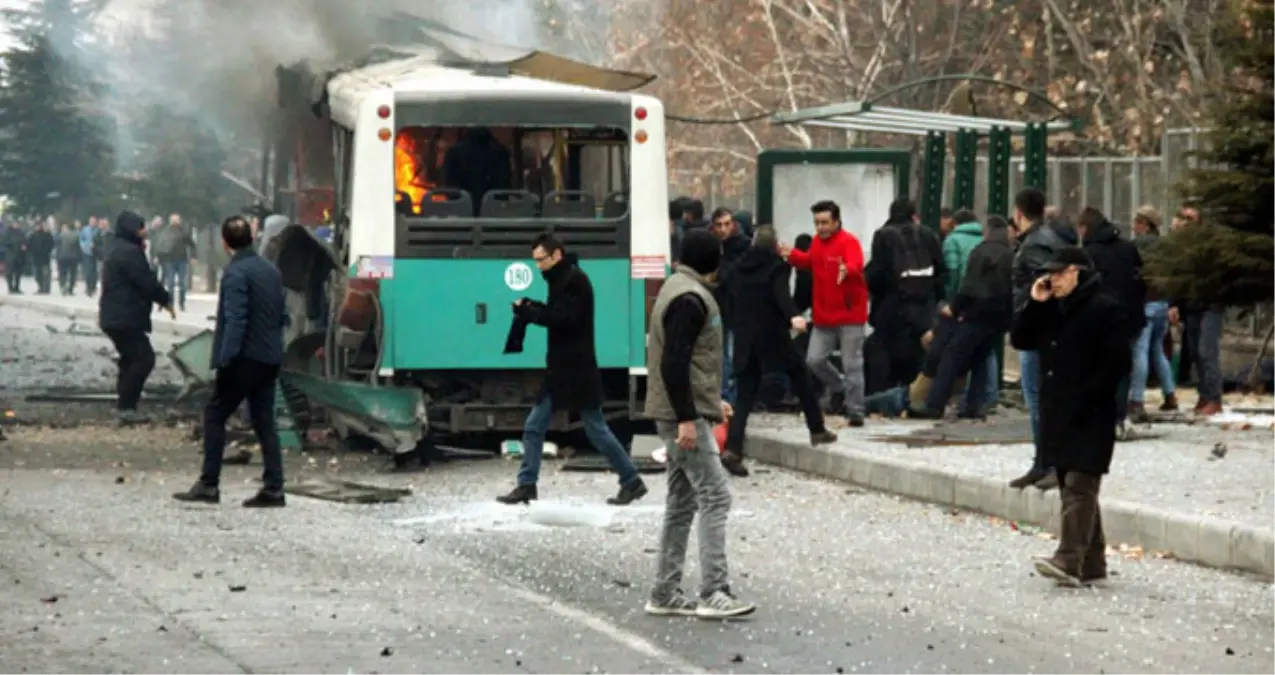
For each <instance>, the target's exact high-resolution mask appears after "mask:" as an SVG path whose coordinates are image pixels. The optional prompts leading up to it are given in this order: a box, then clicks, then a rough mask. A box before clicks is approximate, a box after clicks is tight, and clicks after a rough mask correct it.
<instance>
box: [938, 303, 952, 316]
mask: <svg viewBox="0 0 1275 675" xmlns="http://www.w3.org/2000/svg"><path fill="white" fill-rule="evenodd" d="M939 314H941V315H942V316H943V318H945V319H950V318H952V306H951V305H947V304H945V305H943V306H942V307H940V308H939Z"/></svg>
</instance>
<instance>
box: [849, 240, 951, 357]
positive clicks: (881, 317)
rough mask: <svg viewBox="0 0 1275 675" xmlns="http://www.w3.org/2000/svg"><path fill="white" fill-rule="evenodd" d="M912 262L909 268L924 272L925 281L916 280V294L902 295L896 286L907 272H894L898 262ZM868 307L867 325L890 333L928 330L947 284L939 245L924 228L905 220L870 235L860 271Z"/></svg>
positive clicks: (945, 265) (914, 292)
mask: <svg viewBox="0 0 1275 675" xmlns="http://www.w3.org/2000/svg"><path fill="white" fill-rule="evenodd" d="M908 257H911V258H913V259H914V263H913V266H917V267H918V269H927V268H928V272H929V276H928V277H919V278H918V280H919V281H921V282H922V283H917V284H915V285H916V286H917V287H918V288H920V289H921V290H920V291H919V292H916V291H910V292H905V291H906V289H904V288H902V287H901V285H900V282H901V278H902V275H903V274H904V272H906V271H908V270H903V269H898V267H899V263H898V261H900V260H904V259H906V258H908ZM864 276H865V278H866V280H867V283H868V292H869V293H870V294H871V298H872V304H871V308H870V316H869V317H868V323H870V324H872V327H873V328H875V329H877V330H881V331H885V332H889V333H893V332H895V331H897V330H903V329H908V328H910V329H912V330H915V331H920V332H924V331H925V330H927V329H928V328H929V327H930V323H931V317H932V316H933V314H934V306H935V305H936V304H937V303H938V301H939V299H940V298H942V297H943V289H944V283H945V282H946V280H947V263H946V262H944V260H943V242H942V241H941V240H940V239H939V237H938V235H937V234H935V233H934V230H931V229H930V228H928V227H925V226H923V225H918V224H917V223H915V222H913V221H911V220H906V221H903V222H894V221H891V222H887V223H886V224H885V225H882V226H881V227H880V228H879V229H877V231H876V232H875V233H873V235H872V253H871V255H870V256H869V257H868V264H867V266H866V267H865V268H864Z"/></svg>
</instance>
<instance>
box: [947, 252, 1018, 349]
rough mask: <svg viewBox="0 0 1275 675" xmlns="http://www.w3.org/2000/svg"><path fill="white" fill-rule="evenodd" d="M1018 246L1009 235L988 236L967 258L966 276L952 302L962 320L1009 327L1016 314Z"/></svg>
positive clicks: (1001, 327)
mask: <svg viewBox="0 0 1275 675" xmlns="http://www.w3.org/2000/svg"><path fill="white" fill-rule="evenodd" d="M1013 270H1014V249H1013V247H1012V246H1010V244H1009V240H1008V239H1002V240H999V241H998V240H991V239H984V240H983V241H982V242H980V243H979V244H978V245H977V246H975V247H974V250H972V251H970V257H969V258H968V259H967V260H966V262H965V278H964V279H962V280H961V287H960V289H959V290H958V291H957V293H956V298H955V300H953V302H952V313H953V314H954V315H955V316H956V317H957V318H959V319H961V320H962V321H968V322H970V323H977V324H983V325H987V326H992V327H995V328H996V329H997V330H1001V331H1006V330H1009V328H1010V323H1011V322H1012V321H1013V318H1014V286H1013V284H1012V283H1011V279H1010V277H1011V275H1012V274H1013Z"/></svg>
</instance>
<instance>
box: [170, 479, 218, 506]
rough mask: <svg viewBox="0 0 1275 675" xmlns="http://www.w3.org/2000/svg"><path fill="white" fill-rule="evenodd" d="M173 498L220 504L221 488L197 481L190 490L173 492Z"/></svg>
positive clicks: (182, 500)
mask: <svg viewBox="0 0 1275 675" xmlns="http://www.w3.org/2000/svg"><path fill="white" fill-rule="evenodd" d="M173 499H176V500H177V501H179V502H199V503H203V504H220V503H221V490H218V489H217V488H215V487H208V486H207V485H204V484H203V483H195V485H194V486H192V487H191V488H190V489H189V490H187V491H185V492H175V493H173Z"/></svg>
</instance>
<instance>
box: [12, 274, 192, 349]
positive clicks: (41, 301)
mask: <svg viewBox="0 0 1275 675" xmlns="http://www.w3.org/2000/svg"><path fill="white" fill-rule="evenodd" d="M97 302H98V299H97V298H96V297H89V296H87V295H86V294H85V293H84V285H83V284H79V285H77V286H76V289H75V295H62V294H61V293H60V292H58V291H57V290H56V289H55V290H54V292H53V294H51V295H36V294H35V293H34V292H27V293H24V294H22V295H12V294H7V295H0V305H8V306H10V307H22V308H25V309H32V310H36V311H40V312H45V313H47V314H52V315H55V316H64V317H68V318H71V319H75V320H77V321H84V322H86V323H91V324H92V325H94V326H96V325H97ZM216 313H217V296H215V295H207V294H199V293H190V294H187V296H186V311H185V312H180V311H179V312H178V313H177V318H176V319H173V318H171V317H169V316H168V313H167V312H164V311H161V310H156V311H155V313H153V314H152V315H151V324H152V326H153V332H154V333H157V334H161V335H165V336H169V337H174V338H178V339H181V338H187V337H190V336H192V335H196V334H198V333H199V332H200V331H203V330H212V328H213V324H214V320H213V317H214V316H215V315H216Z"/></svg>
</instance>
